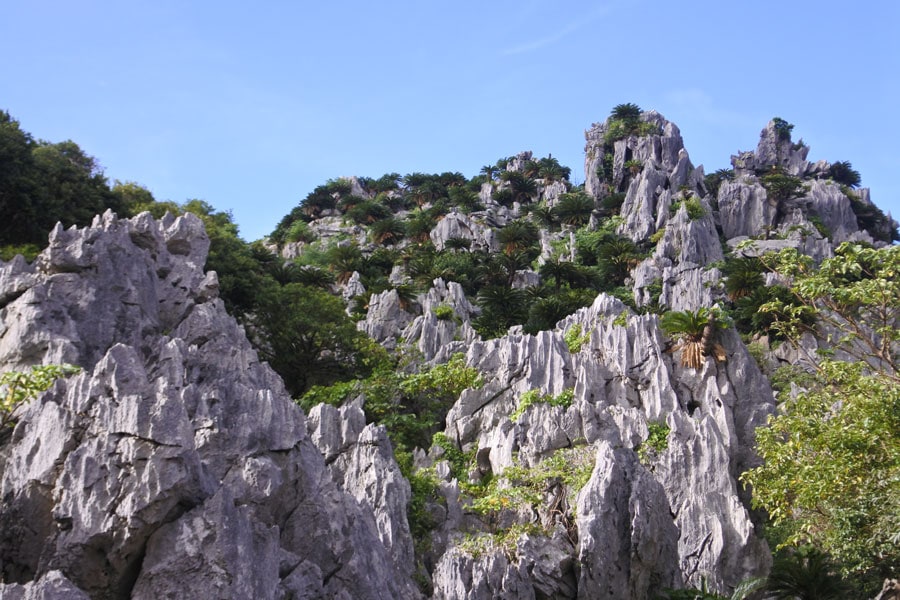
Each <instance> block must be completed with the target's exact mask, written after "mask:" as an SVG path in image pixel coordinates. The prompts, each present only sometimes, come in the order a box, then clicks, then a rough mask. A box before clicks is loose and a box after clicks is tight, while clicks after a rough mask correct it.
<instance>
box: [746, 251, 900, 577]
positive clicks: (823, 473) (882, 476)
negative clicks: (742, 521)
mask: <svg viewBox="0 0 900 600" xmlns="http://www.w3.org/2000/svg"><path fill="white" fill-rule="evenodd" d="M764 260H765V261H766V262H767V264H768V265H769V266H770V267H771V268H773V269H775V270H776V271H777V272H778V273H780V274H782V275H784V276H787V277H789V278H791V279H792V284H791V287H790V291H791V293H792V294H793V296H794V297H795V299H796V300H795V301H794V302H793V303H785V302H781V301H777V300H776V301H773V302H771V303H769V304H766V305H764V306H763V307H762V309H761V310H763V311H767V312H772V313H773V314H775V315H777V318H776V319H775V321H774V322H773V324H772V326H771V327H772V328H773V329H775V330H777V331H780V332H781V333H782V334H783V335H784V336H785V337H786V338H787V339H788V340H789V341H790V342H791V343H793V344H795V345H796V346H797V347H798V348H799V349H802V348H803V347H804V346H803V345H801V344H800V337H801V336H802V335H804V334H812V335H814V336H816V337H817V338H818V339H819V341H820V347H821V348H822V350H821V351H820V352H819V354H817V355H813V356H809V357H808V358H809V359H810V364H811V365H812V367H813V374H812V375H813V378H812V382H811V383H809V384H807V387H806V389H805V390H803V391H801V392H800V393H797V394H796V395H794V396H791V395H790V394H783V395H782V397H781V398H780V399H781V405H780V407H779V413H778V414H777V415H775V416H773V417H770V419H769V424H768V427H766V428H763V429H759V430H757V444H758V452H759V454H760V456H761V457H762V458H763V460H764V461H765V462H764V464H763V465H762V466H760V467H757V468H755V469H752V470H750V471H747V472H746V473H745V474H744V475H743V476H742V478H743V481H744V482H745V483H747V484H750V485H751V486H752V489H753V501H754V504H755V505H756V506H758V507H761V508H764V509H765V510H766V511H768V514H769V516H770V518H771V519H772V521H773V522H774V524H775V525H776V526H778V527H780V528H783V529H784V530H785V531H786V540H785V543H787V544H804V543H809V544H812V545H814V546H815V547H816V548H818V549H819V550H821V551H823V552H826V553H828V554H829V555H831V557H833V558H834V559H835V560H836V561H837V562H838V564H839V566H840V568H841V570H842V572H843V574H844V575H846V576H851V577H854V578H857V579H858V580H860V581H863V582H866V581H870V582H873V583H876V584H877V582H878V580H880V579H881V578H882V577H886V576H888V575H890V574H891V573H894V574H896V572H897V571H898V569H900V371H898V354H900V352H898V344H900V277H898V272H900V247H898V246H888V247H884V248H881V249H874V248H870V247H865V246H862V245H859V244H849V243H845V244H842V245H841V246H839V247H838V248H837V249H836V251H835V256H834V257H833V258H830V259H827V260H825V261H823V262H822V264H821V265H818V266H817V265H815V264H814V263H813V262H812V260H811V259H810V258H809V257H805V256H802V255H800V254H799V253H797V252H796V251H794V250H785V251H783V252H781V253H779V254H778V255H775V256H773V257H766V258H765V259H764ZM810 315H813V316H814V317H815V318H816V325H815V326H811V325H810V324H809V316H810Z"/></svg>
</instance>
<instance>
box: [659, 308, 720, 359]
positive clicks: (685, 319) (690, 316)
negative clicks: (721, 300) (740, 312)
mask: <svg viewBox="0 0 900 600" xmlns="http://www.w3.org/2000/svg"><path fill="white" fill-rule="evenodd" d="M659 326H660V327H661V328H662V330H663V331H665V332H666V333H667V334H669V335H670V336H672V337H674V338H677V340H678V341H677V343H676V344H675V347H674V348H673V350H680V351H681V365H682V366H684V367H689V368H691V369H699V368H701V367H702V366H703V362H704V359H705V357H707V356H710V355H713V356H714V357H715V359H716V360H717V361H723V360H725V348H723V347H722V345H721V344H719V343H718V342H716V341H715V335H716V331H717V330H719V329H725V328H726V327H727V324H726V323H724V322H723V321H722V320H721V319H720V316H719V311H718V310H717V309H715V308H712V309H710V308H706V307H701V308H698V309H697V310H695V311H692V310H680V311H671V312H667V313H666V314H664V315H663V316H662V318H661V319H660V320H659Z"/></svg>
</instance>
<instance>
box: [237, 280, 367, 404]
mask: <svg viewBox="0 0 900 600" xmlns="http://www.w3.org/2000/svg"><path fill="white" fill-rule="evenodd" d="M253 322H254V325H255V326H256V329H255V330H254V331H255V338H256V339H255V341H256V346H257V348H259V351H260V354H261V356H262V357H263V358H264V359H265V360H267V361H268V362H269V364H270V365H271V366H272V368H273V369H275V370H276V371H277V372H278V374H279V375H281V377H282V379H284V383H285V386H287V388H288V391H290V393H291V395H292V396H294V397H299V396H301V395H302V394H303V393H304V392H306V390H308V389H309V388H310V387H312V386H313V385H330V384H332V383H334V382H335V381H339V380H343V379H349V378H352V377H354V376H356V375H358V374H360V373H363V372H364V371H365V365H364V363H363V358H364V357H363V356H362V355H361V353H360V349H361V348H363V347H364V343H365V335H364V334H362V333H361V332H359V331H357V329H356V324H355V323H354V322H353V321H352V320H351V319H350V318H349V317H348V316H347V314H346V313H345V312H344V304H343V302H341V300H340V299H339V298H337V297H335V296H333V295H332V294H330V293H328V292H326V291H323V290H321V289H318V288H313V287H309V286H306V285H303V284H300V283H291V284H288V285H285V286H277V285H271V286H267V288H266V289H265V290H263V291H262V292H261V294H260V298H259V302H258V303H257V308H256V313H255V316H254V319H253Z"/></svg>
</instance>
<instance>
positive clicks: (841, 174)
mask: <svg viewBox="0 0 900 600" xmlns="http://www.w3.org/2000/svg"><path fill="white" fill-rule="evenodd" d="M828 175H829V176H830V177H831V178H832V179H834V180H835V181H836V182H838V183H839V184H841V185H846V186H847V187H851V188H855V187H859V184H860V183H862V177H860V175H859V171H857V170H856V169H854V168H853V165H852V164H850V162H849V161H846V160H839V161H838V162H836V163H834V164H832V165H831V166H830V167H829V168H828Z"/></svg>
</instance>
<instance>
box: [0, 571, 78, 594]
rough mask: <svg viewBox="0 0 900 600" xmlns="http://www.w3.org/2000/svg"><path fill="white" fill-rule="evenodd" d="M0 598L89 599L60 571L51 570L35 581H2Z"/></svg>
mask: <svg viewBox="0 0 900 600" xmlns="http://www.w3.org/2000/svg"><path fill="white" fill-rule="evenodd" d="M0 598H2V599H3V600H89V597H88V595H87V594H85V593H84V592H82V591H81V590H79V589H78V588H77V587H75V585H74V584H73V583H72V582H71V581H69V580H68V579H66V576H65V575H63V574H62V573H60V572H59V571H49V572H48V573H46V574H45V575H44V576H42V577H41V578H40V579H38V580H37V581H34V582H30V583H26V584H25V585H19V584H18V583H9V584H2V583H0Z"/></svg>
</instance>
